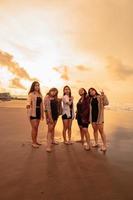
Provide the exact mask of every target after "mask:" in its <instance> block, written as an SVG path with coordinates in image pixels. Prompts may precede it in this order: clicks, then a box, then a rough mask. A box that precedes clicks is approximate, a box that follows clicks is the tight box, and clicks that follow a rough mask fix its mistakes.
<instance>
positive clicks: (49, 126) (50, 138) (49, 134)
mask: <svg viewBox="0 0 133 200" xmlns="http://www.w3.org/2000/svg"><path fill="white" fill-rule="evenodd" d="M53 126H54V125H53V124H51V123H49V124H48V133H47V149H46V150H47V151H51V143H52V132H53Z"/></svg>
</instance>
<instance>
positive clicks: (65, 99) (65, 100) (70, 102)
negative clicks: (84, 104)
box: [62, 95, 73, 105]
mask: <svg viewBox="0 0 133 200" xmlns="http://www.w3.org/2000/svg"><path fill="white" fill-rule="evenodd" d="M62 101H63V102H64V103H65V104H68V105H71V104H72V103H73V97H71V99H70V100H69V97H68V96H67V95H65V96H63V98H62Z"/></svg>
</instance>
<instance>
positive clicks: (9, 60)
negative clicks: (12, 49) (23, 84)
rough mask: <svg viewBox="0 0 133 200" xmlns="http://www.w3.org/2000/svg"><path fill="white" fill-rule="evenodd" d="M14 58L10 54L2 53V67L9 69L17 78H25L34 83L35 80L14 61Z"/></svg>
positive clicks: (0, 62) (0, 54)
mask: <svg viewBox="0 0 133 200" xmlns="http://www.w3.org/2000/svg"><path fill="white" fill-rule="evenodd" d="M13 59H14V58H13V56H12V55H11V54H9V53H6V52H3V51H0V66H1V67H7V69H8V70H9V71H10V72H11V73H12V74H14V75H16V76H17V77H20V78H23V79H25V80H29V81H33V80H35V79H34V78H31V77H30V75H29V74H28V72H27V71H26V70H25V69H24V68H23V67H21V66H19V64H18V63H17V62H15V61H14V60H13Z"/></svg>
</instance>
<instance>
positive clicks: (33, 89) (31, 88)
mask: <svg viewBox="0 0 133 200" xmlns="http://www.w3.org/2000/svg"><path fill="white" fill-rule="evenodd" d="M36 84H39V86H40V83H39V82H38V81H34V82H33V83H32V84H31V87H30V90H29V92H28V94H30V93H31V92H35V85H36ZM38 93H39V94H40V95H41V91H40V88H39V90H38Z"/></svg>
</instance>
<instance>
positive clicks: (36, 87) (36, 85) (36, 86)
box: [34, 83, 40, 92]
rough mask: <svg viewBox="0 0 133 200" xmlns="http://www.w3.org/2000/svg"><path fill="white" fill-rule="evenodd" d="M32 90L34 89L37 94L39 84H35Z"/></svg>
mask: <svg viewBox="0 0 133 200" xmlns="http://www.w3.org/2000/svg"><path fill="white" fill-rule="evenodd" d="M34 89H35V91H37V92H38V91H39V90H40V85H39V83H36V84H35V87H34Z"/></svg>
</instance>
